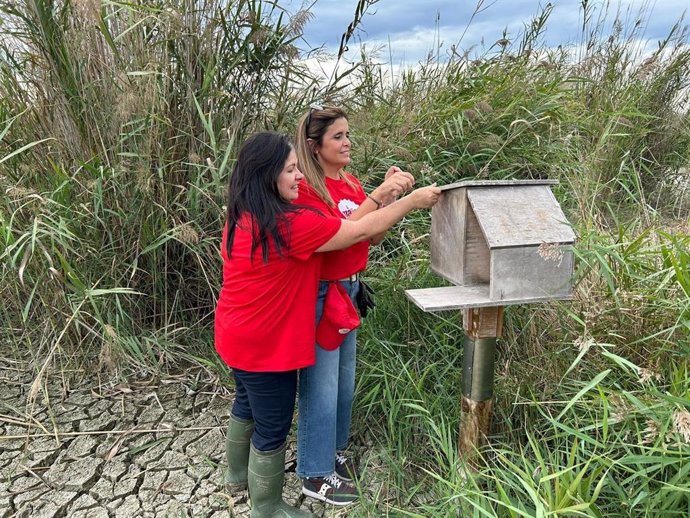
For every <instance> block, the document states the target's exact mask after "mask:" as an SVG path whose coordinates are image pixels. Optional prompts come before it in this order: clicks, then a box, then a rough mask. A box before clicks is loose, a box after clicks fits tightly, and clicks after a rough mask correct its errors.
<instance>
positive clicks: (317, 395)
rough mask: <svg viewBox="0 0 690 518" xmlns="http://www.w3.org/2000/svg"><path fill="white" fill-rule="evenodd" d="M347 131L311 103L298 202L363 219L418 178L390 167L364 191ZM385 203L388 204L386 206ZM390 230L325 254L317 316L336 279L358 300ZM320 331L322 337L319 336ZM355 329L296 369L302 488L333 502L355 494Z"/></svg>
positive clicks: (341, 116) (335, 111) (300, 140)
mask: <svg viewBox="0 0 690 518" xmlns="http://www.w3.org/2000/svg"><path fill="white" fill-rule="evenodd" d="M349 137H350V133H349V124H348V120H347V115H346V113H345V112H344V111H343V110H342V109H340V108H337V107H333V106H313V107H312V108H310V109H309V111H308V112H307V113H305V114H304V116H303V117H302V119H301V120H300V124H299V127H298V130H297V137H296V147H297V157H298V159H299V167H300V169H301V171H302V172H303V173H304V175H305V177H306V182H305V184H303V186H302V187H300V195H299V198H298V200H297V201H298V202H299V203H300V204H302V205H307V206H310V207H314V208H316V209H318V210H321V211H322V212H324V213H325V214H330V215H332V216H333V217H337V218H342V219H345V220H346V221H350V222H353V221H362V220H363V219H365V218H368V217H372V216H375V215H379V214H382V213H383V212H384V211H385V210H388V209H389V208H390V207H387V206H388V205H390V204H391V203H392V205H390V206H391V207H394V206H395V205H396V204H397V203H400V202H402V200H400V202H395V203H393V202H394V201H395V199H396V198H397V196H398V195H399V194H401V193H402V192H404V191H406V190H408V189H410V188H411V187H412V185H413V184H414V178H413V177H412V175H411V174H410V173H407V172H404V171H402V170H401V169H400V168H398V167H391V168H390V169H389V170H388V172H387V173H386V176H385V181H384V182H383V183H382V184H381V185H380V186H378V187H377V188H375V189H374V190H373V191H371V192H370V193H369V194H367V193H365V191H364V189H363V188H362V186H361V185H360V183H359V181H358V180H357V178H355V177H354V176H353V175H351V174H350V173H348V172H346V171H345V167H347V166H348V165H349V164H350V148H351V144H350V138H349ZM383 207H386V208H385V209H384V208H383ZM384 234H385V232H382V233H380V234H378V235H375V236H374V237H373V238H372V239H370V240H365V241H361V242H358V243H356V244H354V245H352V246H351V247H348V248H346V249H344V250H337V251H332V252H329V253H326V254H323V255H324V257H323V261H322V264H321V275H320V278H321V282H320V286H319V298H318V302H317V315H316V316H317V324H318V323H319V322H320V321H319V319H320V318H322V308H323V305H324V301H325V300H326V296H327V294H328V292H329V290H330V289H331V286H332V285H333V284H340V285H341V286H342V287H343V288H344V289H345V290H347V292H348V293H349V295H350V297H351V298H352V301H353V302H356V299H357V295H358V293H359V292H360V290H362V289H364V288H363V287H362V285H361V283H360V279H359V276H360V273H361V272H362V271H363V270H364V269H365V267H366V265H367V259H368V256H369V244H370V243H374V244H376V243H378V242H379V241H381V240H382V239H383V237H384ZM317 338H318V337H317ZM356 338H357V331H356V329H353V330H352V331H350V332H349V333H348V334H347V335H346V336H345V337H344V340H343V341H342V343H341V345H340V347H338V348H336V349H331V348H329V347H327V346H326V345H325V344H322V343H319V341H318V339H317V344H316V363H315V365H313V366H311V367H307V368H304V369H302V371H301V372H300V376H299V404H298V408H299V415H298V423H297V475H298V476H299V477H300V478H302V479H303V486H302V492H303V493H304V494H306V495H308V496H311V497H313V498H317V499H319V500H323V501H325V502H327V503H330V504H335V505H347V504H350V503H352V502H354V501H355V500H356V499H357V496H358V495H357V491H356V489H355V487H354V485H353V484H352V482H353V480H354V479H355V477H356V470H355V465H354V463H353V462H352V460H351V458H350V457H349V456H347V454H346V453H345V449H346V448H347V446H348V441H349V434H350V421H351V415H352V403H353V399H354V391H355V357H356V348H357V346H356Z"/></svg>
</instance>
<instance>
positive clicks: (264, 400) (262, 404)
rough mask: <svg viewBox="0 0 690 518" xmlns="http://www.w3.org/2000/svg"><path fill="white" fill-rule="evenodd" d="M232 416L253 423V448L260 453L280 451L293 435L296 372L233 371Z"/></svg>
mask: <svg viewBox="0 0 690 518" xmlns="http://www.w3.org/2000/svg"><path fill="white" fill-rule="evenodd" d="M233 374H234V375H235V387H236V393H235V403H234V404H233V406H232V415H234V416H235V417H239V418H240V419H253V420H254V434H253V435H252V444H253V445H254V447H255V448H256V449H257V450H259V451H272V450H276V449H278V448H280V447H281V446H282V445H283V443H284V442H285V440H286V439H287V436H288V433H290V425H291V424H292V415H293V413H294V411H295V396H296V395H297V371H296V370H294V371H286V372H248V371H243V370H239V369H233Z"/></svg>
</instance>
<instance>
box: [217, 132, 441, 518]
mask: <svg viewBox="0 0 690 518" xmlns="http://www.w3.org/2000/svg"><path fill="white" fill-rule="evenodd" d="M302 179H303V175H302V173H301V171H300V170H299V169H298V167H297V156H296V154H295V151H294V149H293V147H292V145H291V144H290V142H289V141H288V139H287V137H286V136H284V135H281V134H277V133H257V134H255V135H253V136H251V137H250V138H249V139H247V141H246V142H245V143H244V144H243V145H242V148H241V149H240V152H239V155H238V158H237V163H236V165H235V168H234V171H233V173H232V175H231V177H230V185H229V189H228V212H227V221H226V225H225V229H224V231H223V244H222V248H221V255H222V256H223V287H222V289H221V292H220V296H219V300H218V305H217V308H216V315H215V346H216V351H217V352H218V354H219V355H220V357H221V358H222V359H223V361H224V362H225V363H226V364H227V365H228V366H230V367H231V368H232V370H233V375H234V378H235V384H236V395H235V402H234V404H233V407H232V410H231V413H230V424H229V426H228V432H227V439H226V441H227V442H226V446H227V448H226V454H227V462H228V470H227V472H226V475H225V482H226V484H227V485H228V489H231V490H236V489H239V488H243V487H246V486H248V487H249V496H250V499H251V505H252V510H251V517H252V518H264V517H273V516H278V515H280V516H284V517H305V516H312V515H311V513H308V512H306V511H301V510H299V509H295V508H293V507H291V506H289V505H288V504H286V503H285V502H284V501H283V499H282V487H283V481H284V462H285V446H286V438H287V435H288V432H289V430H290V424H291V422H292V415H293V411H294V403H295V397H296V389H297V387H296V385H297V372H298V369H301V368H304V367H307V366H309V365H312V364H313V363H314V360H315V352H314V343H315V340H316V330H315V327H314V314H315V311H316V296H317V286H318V280H319V272H320V267H321V255H322V254H318V253H316V252H327V251H331V250H338V249H342V248H346V247H349V246H352V245H353V244H355V243H358V242H360V241H366V240H369V239H371V238H372V237H373V236H375V235H377V234H380V233H381V232H384V231H385V230H386V229H387V228H389V227H391V226H392V225H394V224H395V223H396V222H397V221H399V220H400V219H402V218H403V217H404V216H405V214H407V213H408V212H409V211H411V210H413V209H415V208H428V207H431V206H432V205H434V203H436V201H437V200H438V197H439V195H440V189H438V188H437V187H434V186H432V187H426V188H422V189H417V190H416V191H414V192H412V193H411V194H410V195H409V196H406V197H405V198H403V199H402V200H400V202H398V203H396V204H395V205H392V206H391V207H387V208H386V209H384V210H381V211H379V212H378V213H377V215H376V217H370V218H362V219H361V220H359V221H357V222H348V221H344V220H341V219H340V218H334V217H330V216H328V215H324V214H321V213H320V212H318V211H316V210H314V209H310V208H306V207H301V206H299V205H296V204H295V203H294V202H295V200H297V197H298V193H299V186H300V182H301V181H302Z"/></svg>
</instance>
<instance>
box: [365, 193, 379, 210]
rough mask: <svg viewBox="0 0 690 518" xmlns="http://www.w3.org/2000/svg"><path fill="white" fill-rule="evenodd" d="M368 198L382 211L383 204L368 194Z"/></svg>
mask: <svg viewBox="0 0 690 518" xmlns="http://www.w3.org/2000/svg"><path fill="white" fill-rule="evenodd" d="M367 198H369V199H370V200H371V201H373V202H374V203H375V204H376V208H377V209H380V208H381V202H380V201H379V200H377V199H376V198H374V197H373V196H372V195H371V194H367Z"/></svg>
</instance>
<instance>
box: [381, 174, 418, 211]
mask: <svg viewBox="0 0 690 518" xmlns="http://www.w3.org/2000/svg"><path fill="white" fill-rule="evenodd" d="M386 176H387V178H386V179H385V180H384V181H383V183H382V184H381V185H379V186H378V187H377V188H376V189H374V191H375V192H374V193H372V194H374V195H376V196H378V199H380V200H382V201H383V203H384V205H389V204H390V203H391V202H392V201H393V200H395V199H396V198H397V197H398V196H400V195H401V194H402V193H404V192H406V191H409V190H410V189H412V187H413V186H414V176H412V174H410V173H408V172H407V171H395V172H394V173H393V174H390V175H388V174H387V175H386Z"/></svg>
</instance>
